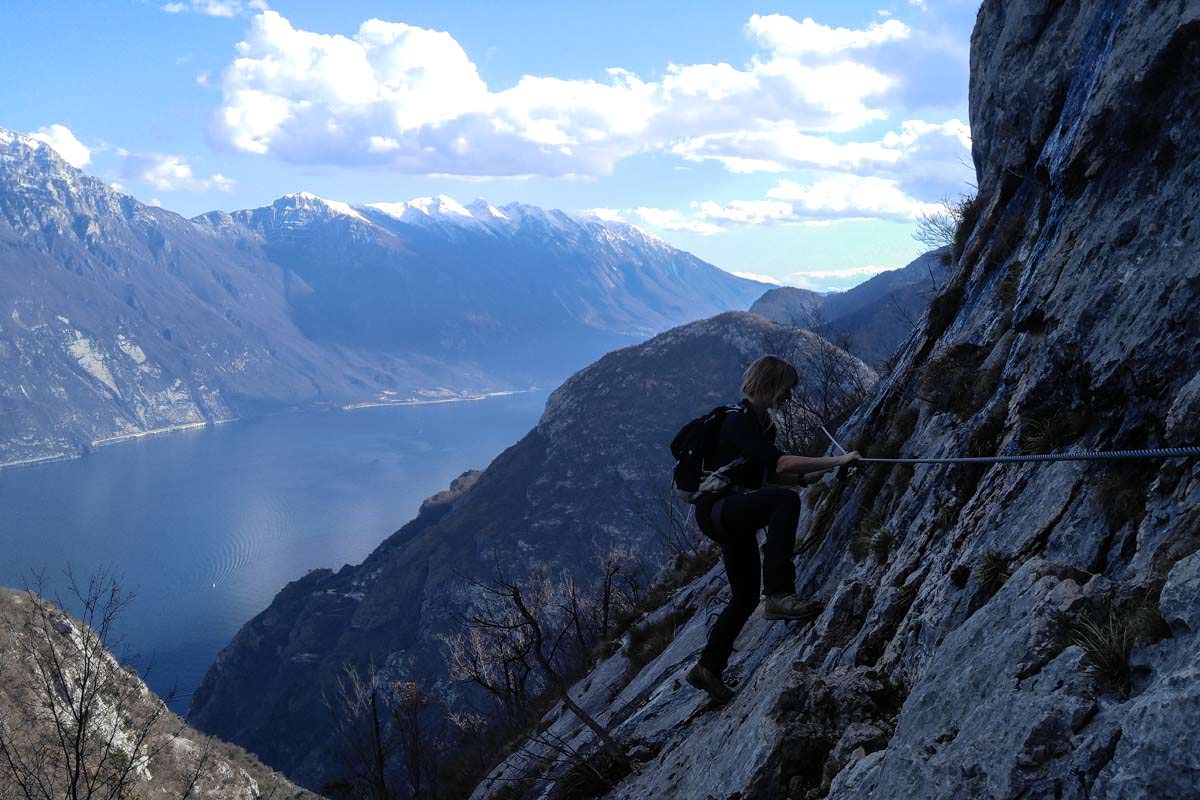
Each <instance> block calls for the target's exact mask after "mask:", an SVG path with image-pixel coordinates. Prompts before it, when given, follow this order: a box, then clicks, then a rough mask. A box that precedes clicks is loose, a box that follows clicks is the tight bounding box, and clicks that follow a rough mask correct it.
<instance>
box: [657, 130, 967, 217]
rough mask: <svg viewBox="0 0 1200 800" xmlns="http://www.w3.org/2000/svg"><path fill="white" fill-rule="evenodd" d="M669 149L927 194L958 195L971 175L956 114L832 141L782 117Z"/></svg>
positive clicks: (740, 168)
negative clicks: (867, 137) (871, 136)
mask: <svg viewBox="0 0 1200 800" xmlns="http://www.w3.org/2000/svg"><path fill="white" fill-rule="evenodd" d="M670 152H672V153H674V154H675V155H678V156H679V157H681V158H683V159H685V160H687V161H716V162H719V163H720V164H722V165H723V166H724V167H725V168H726V169H728V170H729V171H730V172H735V173H750V172H789V171H792V170H797V169H825V170H843V171H847V172H853V173H854V174H856V175H862V176H870V175H874V176H879V177H887V178H892V179H894V180H897V181H899V182H900V184H901V185H902V186H903V187H904V188H905V189H906V190H907V191H909V192H911V193H913V194H915V195H917V196H919V197H925V198H933V197H941V196H943V195H954V194H958V193H959V192H961V191H962V189H963V188H964V185H965V184H966V183H968V182H970V181H971V180H973V179H974V177H975V169H974V166H973V165H972V163H971V134H970V129H969V128H968V127H967V125H966V124H965V123H963V122H962V121H960V120H957V119H952V120H950V121H948V122H944V123H933V122H925V121H923V120H907V121H905V122H904V123H902V125H901V127H900V128H899V129H897V130H894V131H890V132H888V133H887V134H885V135H884V136H883V137H882V138H881V139H877V140H873V141H866V142H833V141H831V140H829V139H827V138H825V137H822V136H814V135H812V134H808V133H805V132H803V131H802V130H800V129H799V128H798V127H797V126H796V125H795V124H793V123H791V122H787V121H785V122H780V123H777V124H772V125H769V126H763V127H762V128H759V129H758V130H747V131H736V132H731V133H719V134H710V135H707V136H695V137H690V138H686V139H681V140H678V141H676V142H674V143H673V144H672V145H671V147H670Z"/></svg>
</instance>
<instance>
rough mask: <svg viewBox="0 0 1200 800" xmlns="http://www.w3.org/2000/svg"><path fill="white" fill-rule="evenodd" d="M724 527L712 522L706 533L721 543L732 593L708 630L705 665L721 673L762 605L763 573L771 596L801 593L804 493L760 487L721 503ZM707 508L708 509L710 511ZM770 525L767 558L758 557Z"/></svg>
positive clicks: (703, 661)
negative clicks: (799, 538) (799, 531)
mask: <svg viewBox="0 0 1200 800" xmlns="http://www.w3.org/2000/svg"><path fill="white" fill-rule="evenodd" d="M717 502H718V503H720V505H719V506H718V507H717V513H718V514H719V515H720V523H721V528H720V530H717V529H716V528H714V527H713V526H712V525H711V523H710V524H709V525H707V526H703V527H704V530H705V533H707V534H708V535H709V536H711V537H712V538H713V539H715V540H716V541H717V543H718V544H719V545H721V555H722V558H723V560H724V562H725V575H726V576H727V577H728V578H729V588H730V589H731V590H732V592H733V597H732V598H731V599H730V601H729V605H727V606H725V609H724V610H723V611H722V612H721V615H720V616H719V617H717V624H716V625H713V629H712V630H711V631H710V632H709V634H708V645H707V646H705V648H704V652H703V653H701V654H700V663H701V664H703V665H704V666H706V667H708V668H709V669H711V670H712V671H714V672H716V673H717V674H718V675H720V674H721V672H722V671H723V670H724V669H725V665H726V664H727V663H728V662H729V656H730V654H731V653H732V652H733V642H734V640H735V639H737V635H738V634H739V633H741V631H742V628H743V627H745V625H746V620H748V619H750V615H751V614H753V613H754V609H755V608H757V607H758V600H759V572H760V571H761V572H762V579H763V584H764V585H765V588H766V591H767V594H768V595H774V594H791V593H792V592H794V591H796V562H795V560H794V558H795V556H794V555H793V553H794V551H795V548H796V525H797V523H798V522H799V521H800V496H799V495H798V494H796V492H793V491H789V490H787V489H780V488H770V489H758V490H756V491H753V492H745V493H743V494H735V495H730V496H729V497H725V498H723V499H721V500H718V501H717ZM705 510H707V509H705ZM764 527H765V528H766V529H767V543H766V544H765V545H764V546H763V562H762V566H761V568H760V562H759V557H758V530H759V528H764Z"/></svg>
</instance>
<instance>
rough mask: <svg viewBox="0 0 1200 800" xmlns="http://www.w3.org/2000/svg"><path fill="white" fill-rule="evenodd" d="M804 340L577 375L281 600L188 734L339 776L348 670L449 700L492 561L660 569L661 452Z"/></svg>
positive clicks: (221, 665)
mask: <svg viewBox="0 0 1200 800" xmlns="http://www.w3.org/2000/svg"><path fill="white" fill-rule="evenodd" d="M797 341H799V342H809V341H815V337H813V336H812V334H809V333H807V332H804V331H800V330H797V329H794V328H786V327H782V326H779V325H776V324H774V323H771V322H768V321H766V320H763V319H762V318H760V317H757V316H754V315H750V314H747V313H745V312H730V313H726V314H722V315H720V316H717V317H714V318H712V319H708V320H704V321H701V322H695V323H691V324H689V325H685V326H682V327H679V328H675V329H673V330H671V331H668V332H667V333H664V334H662V335H660V336H657V337H655V338H653V339H651V340H650V341H649V342H646V343H645V344H641V345H637V346H633V347H629V348H625V349H623V350H618V351H616V352H613V353H610V354H608V355H606V356H604V357H603V358H601V359H600V360H599V361H597V362H596V363H595V364H593V365H591V366H589V367H587V368H586V369H584V370H582V371H580V372H578V373H576V374H575V375H574V376H572V377H571V378H570V379H569V380H568V381H567V382H566V383H564V384H563V385H562V386H561V387H560V388H558V389H557V390H556V391H555V392H554V393H553V394H552V395H551V396H550V398H549V400H548V401H547V403H546V411H545V413H544V415H543V416H542V418H541V420H540V421H539V423H538V425H537V427H536V428H534V429H533V430H532V431H530V433H529V434H528V435H527V436H525V438H523V439H522V440H521V441H520V442H518V443H517V444H515V445H514V446H512V447H510V448H509V449H508V450H506V451H505V452H504V453H502V454H501V455H500V456H498V457H497V458H496V459H495V461H493V462H492V464H491V465H490V466H489V467H488V468H487V469H486V470H485V471H483V472H482V473H478V474H472V475H468V476H464V478H463V479H460V482H459V485H458V486H456V487H452V491H451V492H450V493H449V494H448V495H446V496H444V497H435V498H431V500H430V501H429V502H427V503H426V505H425V507H424V509H423V511H422V513H421V514H420V516H418V517H417V518H416V519H415V520H413V521H412V522H410V523H409V524H408V525H406V526H405V527H404V528H402V529H401V530H400V531H398V532H397V533H396V534H395V535H393V536H392V537H391V538H389V539H388V540H386V541H385V542H384V543H383V544H382V545H380V547H379V548H378V549H377V550H376V551H375V552H374V553H372V554H371V555H370V556H369V557H368V558H367V560H366V561H364V562H363V563H362V564H361V565H358V566H345V567H343V568H342V569H340V570H339V571H337V572H333V571H331V570H319V571H315V572H312V573H310V574H309V575H308V576H306V577H305V578H303V579H301V580H299V581H296V582H294V583H292V584H290V585H289V586H288V587H287V588H285V589H284V590H283V591H282V592H280V594H279V595H278V597H277V598H276V599H275V601H274V602H273V603H272V604H271V606H270V607H269V608H268V609H267V610H266V611H264V612H263V613H262V614H260V615H259V616H257V617H255V618H254V619H253V620H251V621H250V622H248V623H247V624H246V625H245V626H244V627H243V629H242V630H241V631H240V632H239V633H238V635H237V636H236V637H235V639H234V640H233V642H232V643H231V644H230V645H229V646H228V647H227V648H226V649H225V650H224V651H223V652H222V653H221V655H220V656H219V657H218V659H217V661H216V663H215V664H214V665H213V666H212V668H211V669H210V670H209V673H208V675H207V676H206V678H205V681H204V684H203V685H202V686H201V688H200V689H199V690H198V691H197V692H196V694H195V696H194V699H193V705H192V708H191V711H190V712H189V715H188V718H189V721H190V722H191V723H192V724H194V725H196V726H197V727H199V728H201V729H202V730H205V731H208V732H211V733H213V734H215V735H220V736H222V737H224V738H227V739H229V740H231V741H235V742H237V743H239V744H241V745H243V746H245V747H247V748H248V749H250V750H252V751H253V752H255V753H257V754H258V755H259V756H260V757H262V758H263V759H264V760H265V761H266V762H267V763H270V764H272V765H273V766H275V767H276V768H278V769H281V770H283V771H284V772H286V773H287V774H289V775H291V776H293V777H294V778H295V779H296V780H298V781H300V782H301V783H304V784H306V785H309V786H314V787H320V786H322V785H324V782H325V781H327V780H330V779H333V778H336V777H338V767H337V765H336V764H335V762H334V759H333V756H332V748H333V746H334V742H333V741H332V737H331V735H330V728H329V716H328V712H327V711H326V709H325V707H324V706H323V704H322V693H323V692H326V693H327V692H328V691H329V689H330V687H331V686H332V685H333V682H334V681H335V679H336V678H337V676H338V674H339V672H340V671H341V670H342V667H343V665H345V664H351V665H354V666H355V667H358V668H362V667H365V666H366V665H367V664H368V663H369V662H372V661H373V662H374V663H375V664H376V665H378V666H381V667H385V668H386V669H387V671H388V672H389V674H391V675H393V676H396V677H400V678H403V679H405V680H419V681H421V682H423V683H425V684H428V685H431V686H432V687H433V690H434V692H435V693H436V694H438V695H440V696H442V697H443V698H445V699H446V700H448V701H451V702H453V701H454V697H455V694H456V692H458V691H460V690H459V689H458V688H456V687H452V686H450V685H449V683H448V672H447V669H448V665H447V657H446V652H445V651H446V648H445V645H444V643H442V642H441V641H439V640H438V638H437V636H438V635H439V634H442V633H446V632H449V631H452V630H456V629H457V626H456V624H455V614H456V613H459V612H462V611H464V610H466V608H467V607H468V606H470V605H471V604H472V603H473V602H474V599H475V598H474V595H475V594H476V590H475V588H474V587H472V586H471V585H470V583H469V580H471V579H475V580H486V579H487V578H488V577H489V576H490V575H491V574H492V569H493V564H494V563H495V562H496V561H497V560H499V561H500V562H501V563H503V564H505V565H508V566H510V567H511V568H512V569H513V571H514V572H519V573H521V574H523V573H524V572H525V571H526V570H528V569H529V567H530V565H531V564H534V563H539V562H540V563H544V564H547V565H550V566H551V567H553V568H555V569H559V568H565V569H568V570H569V571H570V572H572V573H573V574H575V575H577V576H578V577H580V578H583V579H586V580H590V579H592V578H593V577H594V575H595V573H596V572H597V571H598V568H599V563H598V562H599V557H600V556H601V555H602V554H603V553H605V552H606V551H607V550H608V549H609V548H610V547H611V546H612V545H614V544H616V545H625V546H627V547H629V548H630V549H632V551H633V552H634V553H635V554H637V556H638V558H640V559H642V560H644V562H645V563H646V564H647V565H650V566H652V567H655V566H657V565H658V564H660V563H661V562H662V560H663V556H664V554H663V552H661V549H662V545H661V543H659V542H656V541H655V540H654V538H653V536H652V535H651V534H650V533H649V532H648V530H647V523H646V518H647V515H648V514H654V513H655V510H656V509H658V508H659V507H660V506H661V503H662V501H663V499H664V497H666V496H668V495H669V493H670V484H669V474H670V454H669V452H668V450H667V447H666V442H668V441H669V440H670V438H671V436H672V435H673V434H674V433H675V431H676V430H678V428H679V427H680V426H681V425H682V424H683V423H684V422H686V421H687V420H688V419H690V418H691V417H693V416H696V415H698V414H699V413H701V412H703V411H706V410H708V409H709V408H711V407H712V406H714V405H717V404H719V403H723V402H731V401H733V400H735V399H736V398H737V388H738V386H739V385H740V380H741V374H742V371H743V370H744V369H745V367H746V366H747V365H748V364H749V363H750V362H751V361H752V360H753V359H755V358H757V357H758V356H759V355H761V354H762V353H763V352H765V351H768V350H771V349H774V348H776V347H778V345H779V344H780V342H785V343H794V342H797ZM842 357H843V358H845V359H850V357H849V356H845V355H844V354H843V356H842ZM851 363H852V364H853V365H854V368H855V369H857V370H859V371H860V372H861V373H862V375H863V379H864V380H865V381H866V382H868V383H869V382H870V380H872V379H873V374H872V373H870V371H869V370H868V369H867V368H866V367H865V366H864V365H862V364H861V362H858V361H857V360H852V362H851ZM655 443H660V444H658V445H655Z"/></svg>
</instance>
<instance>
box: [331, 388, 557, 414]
mask: <svg viewBox="0 0 1200 800" xmlns="http://www.w3.org/2000/svg"><path fill="white" fill-rule="evenodd" d="M537 391H541V389H540V388H538V387H534V388H532V389H505V390H503V391H498V392H483V393H481V394H470V395H459V396H456V397H431V398H416V397H411V398H408V399H405V400H372V401H369V402H365V403H350V404H348V405H344V406H339V407H338V410H339V411H358V410H359V409H363V408H390V407H392V406H433V405H439V404H441V403H468V402H472V401H475V400H489V399H491V398H493V397H512V396H513V395H518V394H528V393H529V392H537Z"/></svg>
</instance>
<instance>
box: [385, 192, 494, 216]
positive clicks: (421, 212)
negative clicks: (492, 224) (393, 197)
mask: <svg viewBox="0 0 1200 800" xmlns="http://www.w3.org/2000/svg"><path fill="white" fill-rule="evenodd" d="M367 208H373V209H375V210H376V211H379V212H381V213H383V214H387V215H388V216H389V217H392V218H394V219H398V220H401V221H403V222H409V223H420V222H432V221H438V222H450V223H463V222H470V221H473V220H474V219H475V218H474V216H473V215H472V214H471V212H470V211H468V210H467V209H466V208H465V207H464V206H463V205H462V204H461V203H459V202H458V201H457V200H455V199H454V198H453V197H450V196H449V195H444V194H439V195H437V196H436V197H415V198H413V199H412V200H406V201H404V202H400V203H367Z"/></svg>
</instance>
